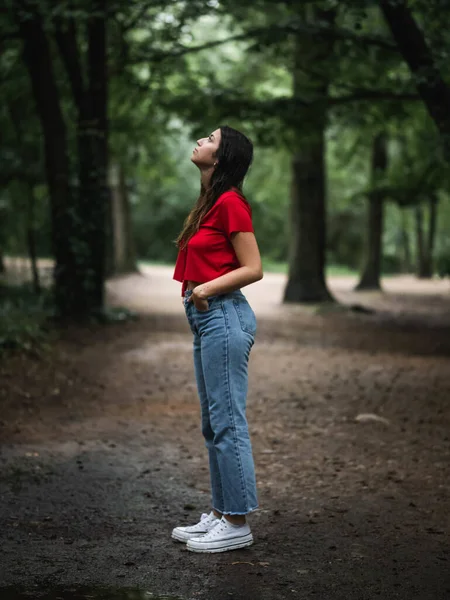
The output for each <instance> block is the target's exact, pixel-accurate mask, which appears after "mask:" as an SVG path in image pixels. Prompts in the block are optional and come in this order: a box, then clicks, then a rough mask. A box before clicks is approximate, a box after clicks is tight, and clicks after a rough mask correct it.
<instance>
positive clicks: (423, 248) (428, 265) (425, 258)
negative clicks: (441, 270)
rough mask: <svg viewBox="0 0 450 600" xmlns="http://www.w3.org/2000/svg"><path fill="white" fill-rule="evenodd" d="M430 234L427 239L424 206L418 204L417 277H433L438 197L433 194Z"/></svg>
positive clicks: (430, 209)
mask: <svg viewBox="0 0 450 600" xmlns="http://www.w3.org/2000/svg"><path fill="white" fill-rule="evenodd" d="M428 207H429V222H428V236H427V238H426V241H425V232H424V223H423V210H422V206H421V205H420V204H418V205H417V206H416V235H417V277H419V279H430V278H431V277H433V272H434V267H433V251H434V242H435V238H436V221H437V197H436V196H435V194H431V196H430V198H429V201H428Z"/></svg>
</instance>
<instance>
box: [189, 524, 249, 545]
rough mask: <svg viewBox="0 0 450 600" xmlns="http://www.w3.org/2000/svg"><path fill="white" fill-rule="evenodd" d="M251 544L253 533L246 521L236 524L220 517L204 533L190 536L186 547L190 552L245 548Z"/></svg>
mask: <svg viewBox="0 0 450 600" xmlns="http://www.w3.org/2000/svg"><path fill="white" fill-rule="evenodd" d="M251 544H253V535H252V532H251V531H250V527H249V526H248V524H247V523H246V524H245V525H239V526H236V525H232V524H231V523H230V522H229V521H227V520H226V519H225V517H222V518H221V519H220V520H217V521H216V523H215V524H214V525H213V527H212V528H211V529H210V530H209V532H208V533H206V534H205V535H203V536H201V537H191V538H190V539H189V540H188V542H187V546H186V548H187V549H188V550H191V551H192V552H225V551H226V550H237V549H238V548H245V547H246V546H251Z"/></svg>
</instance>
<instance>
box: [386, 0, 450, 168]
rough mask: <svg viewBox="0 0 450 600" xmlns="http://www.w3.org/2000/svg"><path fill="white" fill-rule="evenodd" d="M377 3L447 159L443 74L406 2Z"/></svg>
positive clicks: (448, 117) (448, 109)
mask: <svg viewBox="0 0 450 600" xmlns="http://www.w3.org/2000/svg"><path fill="white" fill-rule="evenodd" d="M379 4H380V8H381V10H382V12H383V15H384V17H385V19H386V22H387V23H388V25H389V28H390V30H391V32H392V35H393V37H394V39H395V41H396V43H397V45H398V48H399V50H400V52H401V54H402V56H403V58H404V59H405V61H406V63H407V64H408V66H409V68H410V70H411V73H412V74H413V75H414V81H415V84H416V86H417V91H418V92H419V94H420V97H421V98H422V100H423V102H424V103H425V106H426V107H427V110H428V112H429V114H430V116H431V118H432V119H433V121H434V122H435V124H436V127H437V128H438V130H439V132H440V134H441V136H442V141H443V145H444V150H445V156H446V158H447V160H449V161H450V87H449V86H448V85H447V83H446V82H445V80H444V78H443V77H442V74H441V72H440V70H439V68H438V66H437V64H436V60H435V58H434V57H433V53H432V50H431V49H430V47H429V45H428V44H427V41H426V39H425V36H424V34H423V32H422V31H421V30H420V28H419V26H418V24H417V22H416V20H415V18H414V16H413V14H412V12H411V10H410V9H409V7H408V2H407V1H406V0H395V1H394V0H379ZM444 14H446V13H445V11H444ZM447 15H448V13H447Z"/></svg>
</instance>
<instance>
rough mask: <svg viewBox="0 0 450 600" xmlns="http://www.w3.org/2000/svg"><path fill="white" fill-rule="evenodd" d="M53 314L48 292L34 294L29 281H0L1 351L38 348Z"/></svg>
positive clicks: (43, 344)
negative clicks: (14, 284) (10, 284)
mask: <svg viewBox="0 0 450 600" xmlns="http://www.w3.org/2000/svg"><path fill="white" fill-rule="evenodd" d="M53 315H54V309H53V306H52V300H51V292H50V291H48V290H45V291H44V292H42V294H40V295H37V294H35V293H34V292H33V290H32V289H31V287H30V285H29V284H24V285H21V286H7V285H3V284H2V285H0V354H1V353H3V352H5V351H7V350H26V351H31V350H38V349H42V348H44V347H46V345H47V342H48V341H49V339H50V337H51V329H50V327H49V318H50V317H51V316H53Z"/></svg>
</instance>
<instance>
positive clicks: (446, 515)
mask: <svg viewBox="0 0 450 600" xmlns="http://www.w3.org/2000/svg"><path fill="white" fill-rule="evenodd" d="M171 276H172V269H170V268H167V267H145V268H144V269H143V275H138V274H134V275H129V276H126V277H120V278H116V279H113V280H111V281H109V282H108V299H109V303H110V304H111V305H121V306H128V307H129V308H132V309H134V310H136V311H138V312H139V313H140V314H141V318H140V319H139V320H138V321H135V322H128V323H123V324H116V325H109V326H103V327H100V326H92V327H84V328H77V329H75V328H74V329H72V328H68V329H66V330H65V331H64V332H62V334H61V336H60V339H59V340H58V341H57V342H56V343H55V345H54V347H53V349H51V350H49V351H47V352H46V353H44V354H43V355H42V356H41V357H40V358H32V357H30V356H26V355H21V354H20V355H16V356H13V357H10V358H8V359H6V360H3V362H2V363H1V364H0V402H1V413H0V541H1V559H0V599H1V600H10V599H13V598H14V599H15V598H25V597H26V598H40V597H44V596H42V595H41V594H42V592H43V591H44V590H47V589H48V590H52V591H51V593H52V594H53V595H50V592H49V593H48V595H46V596H45V597H46V598H50V597H51V598H61V599H68V598H71V599H74V598H77V599H78V598H100V597H101V598H108V599H109V600H112V599H116V598H117V599H118V598H124V599H125V598H129V599H131V598H134V599H138V598H142V599H143V598H156V597H161V598H162V597H174V598H182V599H183V600H194V599H200V600H230V599H232V600H285V599H286V600H287V599H291V598H292V599H295V598H301V599H310V598H318V599H320V600H372V599H379V598H381V599H383V600H395V599H401V600H448V599H449V598H450V509H449V507H450V361H449V356H450V302H449V300H450V289H449V288H450V286H449V282H448V281H447V282H446V281H429V282H423V281H416V280H414V279H413V278H412V277H398V278H388V279H385V280H384V282H383V283H384V287H385V293H384V294H381V293H363V294H355V293H354V292H352V291H351V289H352V286H353V285H354V283H355V281H354V280H353V279H351V278H345V277H339V278H331V279H330V287H331V289H332V290H333V292H334V294H335V295H336V297H337V298H338V299H339V300H340V301H341V303H343V304H346V305H351V304H355V303H357V304H361V305H363V306H365V307H368V308H372V309H374V310H375V312H373V313H366V312H358V311H349V310H343V309H342V308H341V309H338V310H330V309H327V310H322V311H318V310H317V309H316V307H303V306H298V305H283V304H282V303H281V298H282V293H283V288H284V285H285V282H286V277H285V276H284V275H276V274H267V275H266V276H265V277H264V279H263V280H262V281H260V282H258V283H256V284H254V285H252V286H249V287H247V288H244V290H243V291H244V294H245V295H246V297H247V298H248V300H249V302H250V304H251V305H252V307H253V308H254V310H255V313H256V316H257V319H258V332H257V336H256V343H255V345H254V347H253V350H252V353H251V356H250V381H249V396H248V419H249V425H250V433H251V437H252V441H253V447H254V456H255V463H256V469H257V483H258V490H259V501H260V509H259V510H258V511H256V512H255V513H253V514H252V515H250V517H249V523H250V525H251V528H252V531H253V535H254V538H255V544H254V545H253V546H251V547H250V548H247V549H244V550H237V551H233V552H226V553H222V554H211V555H205V554H195V553H191V552H188V551H187V550H186V549H185V546H184V545H183V544H179V543H177V542H174V541H172V540H171V538H170V533H171V530H172V528H173V527H174V526H176V525H181V524H187V523H192V522H196V521H197V520H198V518H199V516H200V513H201V512H205V511H208V510H209V479H208V467H207V455H206V448H205V447H204V444H203V440H202V439H201V432H200V412H199V406H198V399H197V393H196V388H195V380H194V370H193V362H192V335H191V333H190V330H189V327H188V324H187V321H186V319H185V315H184V309H183V306H182V304H181V296H180V284H178V283H177V282H174V281H172V280H171ZM367 413H371V414H375V415H377V417H379V420H366V419H365V418H360V419H358V418H357V417H358V415H361V414H367ZM2 586H3V587H2ZM6 586H11V587H10V588H8V590H9V591H7V588H6ZM103 586H112V587H114V588H117V590H118V591H117V593H115V592H113V591H111V592H105V591H104V590H103ZM131 588H136V591H135V592H134V595H133V594H132V593H131V592H129V590H130V589H131ZM21 590H22V592H21ZM120 590H122V591H120ZM20 594H22V595H20ZM102 594H103V595H102ZM158 595H159V596H158ZM166 595H167V596H166Z"/></svg>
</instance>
